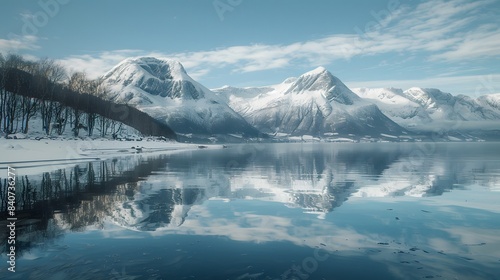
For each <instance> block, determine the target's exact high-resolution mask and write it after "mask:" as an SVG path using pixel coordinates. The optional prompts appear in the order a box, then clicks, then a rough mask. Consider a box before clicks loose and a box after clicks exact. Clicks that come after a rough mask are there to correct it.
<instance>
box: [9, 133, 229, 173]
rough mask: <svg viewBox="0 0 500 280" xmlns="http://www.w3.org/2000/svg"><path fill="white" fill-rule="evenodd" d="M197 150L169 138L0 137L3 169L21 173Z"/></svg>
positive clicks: (194, 145)
mask: <svg viewBox="0 0 500 280" xmlns="http://www.w3.org/2000/svg"><path fill="white" fill-rule="evenodd" d="M203 148H208V149H218V148H222V145H203ZM195 149H199V145H198V144H188V143H179V142H169V141H147V140H143V141H119V140H108V139H98V140H67V139H63V138H61V139H40V140H36V139H5V138H0V151H1V152H0V169H7V167H9V166H10V167H13V168H16V170H17V171H18V172H17V175H30V174H36V173H40V172H43V170H54V169H59V168H64V167H68V166H72V165H74V164H77V163H81V162H86V161H98V160H105V159H109V158H115V157H122V156H130V155H142V154H148V155H150V154H159V153H171V152H179V151H185V150H195ZM40 170H42V171H40ZM0 177H1V175H0Z"/></svg>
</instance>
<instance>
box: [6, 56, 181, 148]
mask: <svg viewBox="0 0 500 280" xmlns="http://www.w3.org/2000/svg"><path fill="white" fill-rule="evenodd" d="M108 93H109V90H108V89H107V88H106V87H105V86H104V84H103V82H102V80H101V79H95V80H91V79H88V78H87V76H86V75H85V73H83V72H74V73H72V74H71V75H68V74H67V71H66V69H65V68H64V67H62V66H61V65H59V64H57V63H56V62H55V61H53V60H49V59H41V60H37V61H30V60H26V59H24V58H23V57H21V56H19V55H15V54H9V55H7V56H4V55H2V54H1V53H0V131H1V132H2V133H4V134H13V133H18V132H21V133H25V134H26V133H28V132H29V130H30V127H29V123H30V120H32V119H33V118H35V117H36V118H40V119H41V123H42V130H43V133H45V134H46V135H54V134H57V135H61V134H63V133H64V132H65V131H66V130H67V129H70V130H71V132H72V135H73V136H75V137H78V136H80V132H81V131H82V130H84V131H85V133H86V135H87V136H89V137H92V136H94V135H96V134H98V135H99V136H100V137H106V136H107V135H112V136H113V137H116V135H117V134H119V133H120V132H121V130H122V129H123V124H126V125H129V126H131V127H133V128H135V129H136V130H138V131H139V132H141V133H143V134H147V135H157V136H165V137H168V138H175V133H174V132H173V131H172V130H171V129H170V128H169V127H168V126H166V124H164V123H161V122H159V121H157V120H155V119H153V118H151V117H150V116H148V115H147V114H145V113H143V112H141V111H139V110H137V109H135V108H132V107H130V106H128V105H126V104H115V103H113V102H111V101H109V100H106V99H105V97H106V96H107V95H108ZM96 128H97V129H96ZM96 130H97V133H96Z"/></svg>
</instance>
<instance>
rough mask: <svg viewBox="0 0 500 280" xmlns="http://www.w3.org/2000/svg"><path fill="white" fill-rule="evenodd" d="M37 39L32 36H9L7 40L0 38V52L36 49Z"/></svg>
mask: <svg viewBox="0 0 500 280" xmlns="http://www.w3.org/2000/svg"><path fill="white" fill-rule="evenodd" d="M38 48H39V46H38V37H36V36H33V35H24V36H21V35H11V36H10V38H9V39H1V38H0V52H1V53H9V52H19V51H22V50H34V49H38Z"/></svg>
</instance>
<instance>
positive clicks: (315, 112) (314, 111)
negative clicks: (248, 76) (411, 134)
mask: <svg viewBox="0 0 500 280" xmlns="http://www.w3.org/2000/svg"><path fill="white" fill-rule="evenodd" d="M213 91H214V92H216V93H218V94H219V95H220V96H221V98H224V99H225V100H226V102H228V104H229V106H230V107H231V108H233V109H234V110H235V111H236V112H238V113H239V114H241V115H242V116H243V117H244V118H245V119H246V120H247V121H248V122H249V123H250V124H252V125H254V126H255V127H257V128H258V129H260V130H261V131H263V132H265V133H278V132H279V133H286V134H290V135H313V136H323V135H328V134H339V135H347V134H354V135H360V136H364V135H371V136H379V135H380V134H381V133H382V134H392V135H401V134H403V133H405V131H404V129H403V128H401V127H400V126H399V125H397V124H396V123H395V122H393V121H392V120H391V119H389V118H388V117H386V116H385V115H384V114H383V113H382V112H381V111H380V110H379V108H378V107H377V106H376V105H374V104H372V103H370V102H367V101H365V100H363V99H361V98H359V97H358V96H357V95H356V94H354V93H353V92H352V91H351V90H350V89H349V88H347V87H346V86H345V85H344V84H343V83H342V82H341V81H340V80H339V79H338V78H337V77H335V76H333V75H332V74H331V73H330V72H328V71H327V70H326V69H325V68H323V67H319V68H316V69H314V70H312V71H310V72H307V73H305V74H303V75H301V76H300V77H298V78H289V79H286V80H285V81H284V82H283V83H281V84H278V85H274V86H267V87H258V88H234V87H228V86H226V87H222V88H219V89H214V90H213Z"/></svg>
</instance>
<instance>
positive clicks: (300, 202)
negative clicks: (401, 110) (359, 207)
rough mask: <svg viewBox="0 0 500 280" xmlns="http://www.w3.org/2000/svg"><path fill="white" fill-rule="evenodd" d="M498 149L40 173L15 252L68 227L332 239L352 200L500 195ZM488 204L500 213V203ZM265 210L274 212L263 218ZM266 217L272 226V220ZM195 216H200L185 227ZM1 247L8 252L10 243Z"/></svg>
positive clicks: (313, 147)
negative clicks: (335, 221)
mask: <svg viewBox="0 0 500 280" xmlns="http://www.w3.org/2000/svg"><path fill="white" fill-rule="evenodd" d="M419 145H420V146H419ZM425 145H428V146H425ZM464 145H466V146H464ZM464 147H465V148H464ZM499 155H500V151H499V148H498V144H495V143H479V144H477V143H470V144H435V143H430V144H429V143H428V144H380V143H379V144H356V145H353V144H333V145H332V144H319V143H318V144H261V145H253V144H248V145H235V146H232V147H230V148H229V149H223V150H199V151H192V152H183V153H177V154H168V155H159V156H158V155H157V156H152V157H147V156H144V155H136V156H130V157H128V158H119V159H114V160H109V161H101V162H90V163H86V164H81V165H77V166H74V167H72V168H68V169H61V170H57V171H53V172H46V173H43V174H41V175H38V176H22V175H20V176H18V178H17V202H16V203H17V217H18V219H19V221H18V223H17V225H18V227H17V240H18V247H17V250H18V251H17V252H16V253H17V254H18V256H22V255H23V254H24V253H25V252H29V251H30V250H31V249H33V248H42V249H43V248H49V247H50V246H53V245H54V244H56V243H57V241H58V240H59V238H61V237H63V236H64V235H65V234H68V233H69V232H85V231H86V230H88V229H89V228H95V229H101V230H102V229H105V227H106V225H107V224H112V225H114V226H117V227H119V228H123V229H128V230H132V231H134V232H135V231H138V232H158V233H161V232H165V233H170V234H195V235H214V236H216V235H227V236H228V237H229V238H231V239H233V240H241V241H257V242H261V241H283V240H286V241H290V242H293V243H300V242H302V241H300V240H298V239H297V240H296V239H295V238H299V239H304V242H305V240H306V236H302V235H301V233H298V232H295V233H294V232H288V233H286V234H283V232H280V231H283V230H285V231H290V230H292V229H293V231H295V230H299V229H301V228H304V227H305V228H308V230H309V232H308V233H307V235H313V236H324V237H326V236H327V235H325V233H324V232H322V230H323V229H322V227H325V225H322V224H321V221H322V220H323V219H326V220H328V219H329V217H328V215H329V214H328V213H330V212H332V211H333V212H335V211H337V210H336V209H337V208H339V207H341V206H342V205H343V204H344V203H345V202H346V201H348V200H353V201H363V199H375V198H397V197H416V198H418V197H422V198H425V197H432V196H441V195H443V194H444V193H446V192H451V191H455V190H464V189H467V188H468V187H471V186H481V187H482V188H486V190H488V192H491V193H495V194H496V193H498V192H496V191H498V190H499V189H500V184H499V183H500V162H499V158H500V157H499ZM20 173H22V171H21V172H20ZM1 190H2V197H1V199H2V205H1V207H2V208H1V209H0V211H1V213H2V217H1V220H2V221H5V220H6V196H5V190H6V180H5V178H2V179H1ZM228 201H249V202H252V201H253V202H254V203H255V205H259V206H258V207H257V208H258V209H259V210H255V211H250V212H240V211H238V210H235V208H234V207H236V206H234V205H233V206H231V205H230V204H228V203H226V205H228V208H227V209H224V202H228ZM217 202H223V203H222V204H216V205H217V207H215V208H214V209H215V210H214V209H212V210H210V209H208V208H207V207H209V206H210V205H215V204H214V203H217ZM268 205H274V206H272V207H271V206H269V207H271V208H272V210H263V209H267V208H266V207H268ZM275 205H285V206H287V207H288V208H283V210H276V209H280V208H276V206H275ZM195 206H198V208H196V209H194V208H193V207H195ZM408 207H410V206H408ZM271 208H270V209H271ZM341 208H342V207H341ZM341 208H339V209H341ZM486 208H487V207H486ZM286 209H290V210H286ZM291 209H296V210H300V212H302V213H306V214H305V215H308V216H309V217H311V218H312V219H307V218H297V219H295V220H294V223H297V224H296V227H290V228H289V227H288V226H289V225H288V224H286V223H287V222H284V221H283V217H282V216H281V214H280V213H281V212H276V211H283V213H285V212H286V211H292V210H291ZM367 209H368V208H367ZM489 209H490V210H491V209H493V210H495V211H497V212H496V213H498V212H500V209H498V206H496V205H490V206H489ZM296 210H293V213H297V212H296ZM391 210H392V209H391ZM259 211H264V212H265V211H270V212H269V213H267V212H266V213H267V214H266V215H264V214H263V215H261V216H259V215H257V214H256V212H259ZM273 211H274V212H273ZM425 211H426V210H422V212H421V213H424V214H425V213H426V212H425ZM242 215H243V216H245V219H243V218H241V216H242ZM287 215H288V214H287ZM294 215H295V214H294ZM263 217H267V218H269V219H270V220H269V221H268V222H269V223H271V224H272V225H269V224H266V225H263V223H264V221H263V219H264V218H263ZM317 218H319V219H317ZM188 219H190V221H191V222H190V223H189V224H186V221H187V220H188ZM221 219H225V220H224V221H222V220H221ZM238 219H240V222H241V223H240V224H239V225H237V227H239V228H255V229H257V228H260V229H261V230H264V228H263V227H265V226H268V227H275V229H274V230H275V231H273V232H274V233H273V234H272V235H271V236H270V237H269V236H267V237H264V235H262V236H258V235H259V234H260V233H262V231H257V230H256V231H253V232H252V234H250V235H252V236H249V237H244V236H242V235H238V234H236V232H237V230H232V228H231V227H229V226H228V225H231V222H230V221H231V220H238ZM292 220H293V219H292ZM395 220H400V217H399V216H397V217H395ZM326 222H327V221H325V223H326ZM339 222H340V221H339ZM401 223H403V221H402V222H401ZM285 224H286V225H285ZM216 226H219V227H220V229H222V230H216V229H215V227H216ZM280 226H281V227H283V228H282V229H280ZM224 227H227V228H226V229H227V233H225V232H224ZM410 227H411V226H408V228H410ZM495 230H498V225H497V228H496V229H495ZM259 232H260V233H259ZM2 234H5V232H3V233H2ZM338 234H340V233H338ZM337 237H338V236H337ZM337 237H335V238H337ZM1 240H2V242H4V240H6V236H5V235H4V236H2V237H1ZM325 240H326V239H325ZM337 241H338V240H337ZM324 242H326V241H324ZM380 244H385V243H384V242H380ZM304 245H306V246H314V245H312V244H307V242H306V243H304ZM359 246H361V245H359ZM1 248H2V249H1V250H2V255H4V254H5V252H6V251H5V249H6V246H2V247H1ZM326 249H328V248H326ZM262 279H264V278H262Z"/></svg>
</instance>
